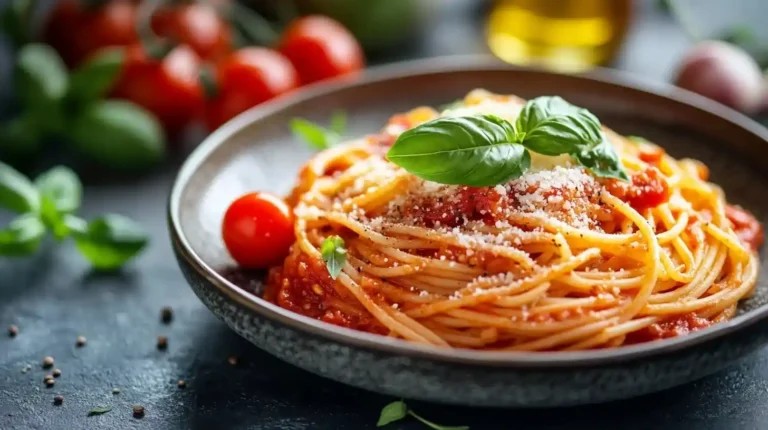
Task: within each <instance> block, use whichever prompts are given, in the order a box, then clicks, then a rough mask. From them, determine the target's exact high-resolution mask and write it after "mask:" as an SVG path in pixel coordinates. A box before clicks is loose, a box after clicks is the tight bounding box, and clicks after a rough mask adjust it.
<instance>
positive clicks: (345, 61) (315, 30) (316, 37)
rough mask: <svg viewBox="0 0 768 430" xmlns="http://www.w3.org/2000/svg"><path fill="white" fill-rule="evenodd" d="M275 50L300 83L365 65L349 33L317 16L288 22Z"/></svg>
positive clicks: (333, 22)
mask: <svg viewBox="0 0 768 430" xmlns="http://www.w3.org/2000/svg"><path fill="white" fill-rule="evenodd" d="M278 49H279V50H280V52H282V53H283V55H285V56H286V57H288V58H289V59H290V60H291V62H292V63H293V65H294V67H296V71H298V72H299V76H300V77H301V82H302V83H303V84H308V83H311V82H315V81H319V80H322V79H327V78H333V77H336V76H340V75H345V74H347V73H353V72H357V71H359V70H360V69H362V68H363V67H364V65H365V59H364V58H363V50H362V48H361V47H360V44H359V43H358V42H357V40H356V39H355V37H354V36H353V35H352V33H350V32H349V30H347V29H346V28H344V26H342V25H341V24H339V23H338V22H336V21H334V20H332V19H331V18H328V17H325V16H320V15H310V16H306V17H303V18H300V19H298V20H296V21H294V22H293V23H291V24H290V25H289V26H288V28H287V29H286V30H285V33H284V34H283V37H282V39H281V41H280V43H279V47H278Z"/></svg>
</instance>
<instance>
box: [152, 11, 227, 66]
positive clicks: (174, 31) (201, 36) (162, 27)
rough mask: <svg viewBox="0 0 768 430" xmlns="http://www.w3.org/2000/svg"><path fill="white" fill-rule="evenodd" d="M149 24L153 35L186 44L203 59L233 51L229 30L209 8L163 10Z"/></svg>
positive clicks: (223, 21) (213, 58) (213, 57)
mask: <svg viewBox="0 0 768 430" xmlns="http://www.w3.org/2000/svg"><path fill="white" fill-rule="evenodd" d="M151 22H152V30H153V31H154V32H155V34H157V35H158V36H161V37H167V38H169V39H171V40H173V41H174V42H176V43H179V44H186V45H189V47H190V48H192V49H193V50H194V51H195V52H196V53H197V55H199V56H200V57H201V58H202V59H204V60H217V59H219V58H222V57H223V56H225V55H227V54H228V53H229V52H230V51H232V38H231V36H230V33H231V31H230V28H229V26H228V25H227V23H226V21H225V20H224V19H222V17H221V16H220V15H219V12H218V11H217V10H216V9H215V8H213V7H211V6H209V5H206V4H188V5H179V6H173V7H166V8H162V9H160V10H158V11H157V12H156V13H155V14H154V15H153V16H152V21H151Z"/></svg>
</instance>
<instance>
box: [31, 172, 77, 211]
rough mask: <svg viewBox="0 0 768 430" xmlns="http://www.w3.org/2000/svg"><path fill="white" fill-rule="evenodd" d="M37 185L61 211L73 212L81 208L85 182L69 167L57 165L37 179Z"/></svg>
mask: <svg viewBox="0 0 768 430" xmlns="http://www.w3.org/2000/svg"><path fill="white" fill-rule="evenodd" d="M35 187H37V189H38V191H40V193H41V194H42V195H43V196H45V197H48V198H49V199H50V200H51V201H52V202H53V204H54V205H56V209H57V210H58V211H59V212H63V213H73V212H75V211H76V210H78V209H79V208H80V203H81V202H82V198H83V184H82V183H81V182H80V178H78V177H77V174H76V173H75V172H73V171H72V169H70V168H69V167H65V166H56V167H54V168H52V169H50V170H48V171H46V172H44V173H43V174H41V175H40V176H38V177H37V178H36V179H35Z"/></svg>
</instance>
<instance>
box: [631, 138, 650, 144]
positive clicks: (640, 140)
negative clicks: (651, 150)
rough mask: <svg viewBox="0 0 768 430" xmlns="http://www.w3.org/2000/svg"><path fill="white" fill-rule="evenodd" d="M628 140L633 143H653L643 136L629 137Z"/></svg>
mask: <svg viewBox="0 0 768 430" xmlns="http://www.w3.org/2000/svg"><path fill="white" fill-rule="evenodd" d="M627 140H629V141H630V142H633V143H651V142H650V141H649V140H648V139H646V138H644V137H642V136H627Z"/></svg>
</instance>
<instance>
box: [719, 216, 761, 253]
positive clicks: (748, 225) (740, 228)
mask: <svg viewBox="0 0 768 430" xmlns="http://www.w3.org/2000/svg"><path fill="white" fill-rule="evenodd" d="M725 216H726V218H728V220H729V221H731V223H732V224H733V229H734V231H735V232H736V236H738V237H739V239H741V241H742V242H743V243H744V244H745V245H749V246H750V248H752V250H753V251H757V250H758V249H759V248H760V247H761V246H762V245H763V241H764V240H765V235H764V233H763V226H762V224H760V223H759V222H758V221H757V219H755V217H754V216H753V215H752V214H750V213H749V212H747V211H746V210H744V209H743V208H741V207H739V206H731V205H726V206H725Z"/></svg>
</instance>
